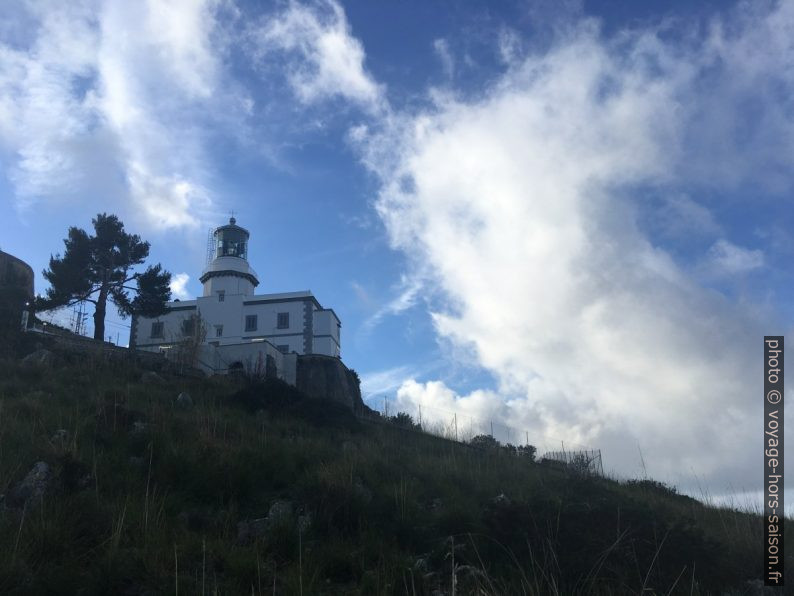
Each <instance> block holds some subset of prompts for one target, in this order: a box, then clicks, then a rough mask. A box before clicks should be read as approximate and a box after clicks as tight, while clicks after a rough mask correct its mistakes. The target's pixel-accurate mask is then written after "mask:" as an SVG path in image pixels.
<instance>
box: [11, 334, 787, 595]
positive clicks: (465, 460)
mask: <svg viewBox="0 0 794 596" xmlns="http://www.w3.org/2000/svg"><path fill="white" fill-rule="evenodd" d="M27 349H28V350H29V349H30V346H28V348H27ZM42 360H43V361H42V362H39V363H28V364H25V365H23V364H21V363H20V361H19V359H18V355H17V356H13V357H12V356H8V357H6V358H5V359H2V360H0V493H2V494H3V500H2V504H1V505H0V593H3V594H76V593H79V594H127V595H143V594H161V593H179V594H274V593H276V594H411V595H413V594H453V593H455V594H624V593H625V594H629V593H631V594H635V593H639V592H642V591H643V590H648V592H647V593H656V594H668V593H672V594H676V593H686V594H721V593H736V594H740V593H761V592H760V591H759V592H753V591H750V590H752V589H759V588H758V587H757V586H755V588H753V584H748V580H754V579H756V578H758V577H760V564H761V532H762V525H761V520H760V517H758V516H757V515H751V514H747V513H739V512H734V511H728V510H723V509H714V508H709V507H706V506H704V505H702V504H700V503H699V502H697V501H695V500H693V499H690V498H688V497H683V496H680V495H676V494H674V491H672V490H670V489H668V488H667V487H665V486H664V485H660V484H658V483H654V482H652V481H645V482H638V483H633V484H621V483H618V482H614V481H611V480H608V479H603V478H592V477H587V476H585V475H578V474H575V473H572V472H571V471H570V470H565V469H554V468H549V467H545V466H542V465H539V464H536V463H532V462H531V461H530V460H529V458H527V457H516V456H510V455H506V454H505V453H504V452H503V451H501V450H498V449H492V450H478V449H474V448H471V447H467V446H465V445H460V444H456V443H452V442H448V441H445V440H442V439H438V438H434V437H431V436H427V435H424V434H421V433H417V432H412V431H408V430H405V429H402V428H399V427H397V426H394V425H388V424H378V423H375V422H368V421H362V420H358V419H356V418H355V417H353V416H352V414H350V413H349V412H348V411H347V410H345V409H344V408H343V407H341V406H337V405H334V404H332V403H329V402H317V401H312V400H309V399H307V398H305V397H304V396H303V395H302V394H301V393H300V392H298V391H297V390H295V389H294V388H292V387H289V386H287V385H283V384H280V383H278V382H272V381H271V382H268V383H267V384H262V383H259V384H252V383H249V382H247V381H246V380H245V379H241V378H237V379H234V378H212V379H197V378H187V377H178V376H169V375H167V374H165V373H163V374H162V375H157V374H153V373H151V372H148V371H145V370H142V369H140V368H139V367H138V366H136V365H135V364H131V363H125V362H119V361H116V362H106V361H105V360H103V358H102V357H101V356H94V357H88V356H86V355H80V356H76V355H74V356H70V355H69V354H68V353H61V354H56V355H55V358H50V357H46V358H43V359H42ZM182 393H185V394H188V395H189V397H187V396H182V397H181V398H179V399H178V396H180V394H182ZM788 568H789V574H790V577H794V576H793V575H791V565H790V564H789V565H788Z"/></svg>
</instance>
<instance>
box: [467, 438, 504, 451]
mask: <svg viewBox="0 0 794 596" xmlns="http://www.w3.org/2000/svg"><path fill="white" fill-rule="evenodd" d="M469 445H471V446H472V447H476V448H478V449H498V448H499V446H500V445H499V441H497V440H496V439H494V438H493V437H492V436H491V435H477V436H476V437H472V439H471V441H469Z"/></svg>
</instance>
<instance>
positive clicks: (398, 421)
mask: <svg viewBox="0 0 794 596" xmlns="http://www.w3.org/2000/svg"><path fill="white" fill-rule="evenodd" d="M389 422H391V423H392V424H393V425H394V426H399V427H401V428H409V429H413V430H419V429H421V427H420V426H419V424H417V423H416V422H414V419H413V418H412V417H411V415H410V414H407V413H406V412H398V413H397V415H396V416H392V417H391V418H389Z"/></svg>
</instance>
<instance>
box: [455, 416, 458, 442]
mask: <svg viewBox="0 0 794 596" xmlns="http://www.w3.org/2000/svg"><path fill="white" fill-rule="evenodd" d="M455 440H456V441H457V440H458V413H457V412H455Z"/></svg>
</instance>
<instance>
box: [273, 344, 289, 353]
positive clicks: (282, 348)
mask: <svg viewBox="0 0 794 596" xmlns="http://www.w3.org/2000/svg"><path fill="white" fill-rule="evenodd" d="M276 349H277V350H278V351H279V352H281V353H282V354H289V346H288V345H281V346H276Z"/></svg>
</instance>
